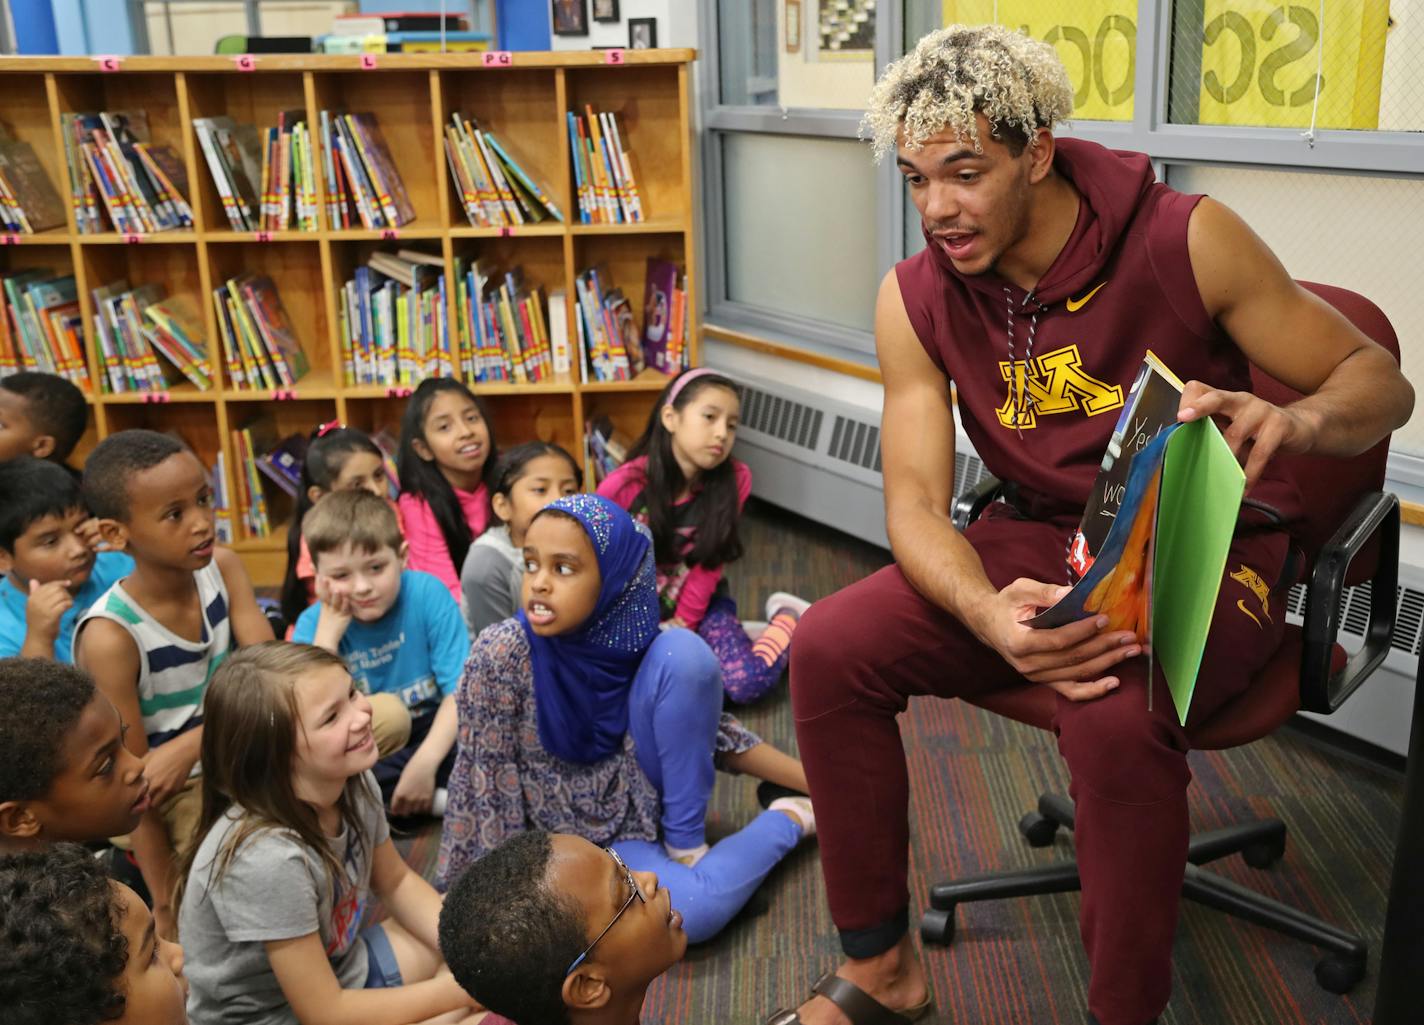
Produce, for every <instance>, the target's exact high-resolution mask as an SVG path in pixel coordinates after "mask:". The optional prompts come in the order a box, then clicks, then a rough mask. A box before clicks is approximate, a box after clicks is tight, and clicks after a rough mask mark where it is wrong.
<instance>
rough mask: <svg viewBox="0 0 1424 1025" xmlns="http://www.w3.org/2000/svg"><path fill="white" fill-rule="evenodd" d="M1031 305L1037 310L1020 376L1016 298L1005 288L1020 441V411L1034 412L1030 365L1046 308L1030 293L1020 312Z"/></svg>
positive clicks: (1029, 323) (1013, 390)
mask: <svg viewBox="0 0 1424 1025" xmlns="http://www.w3.org/2000/svg"><path fill="white" fill-rule="evenodd" d="M1029 303H1033V304H1034V306H1035V309H1034V311H1033V314H1032V316H1030V317H1029V322H1028V341H1027V343H1025V345H1024V361H1023V373H1022V374H1020V372H1019V365H1018V361H1017V360H1016V359H1015V358H1014V298H1013V293H1012V292H1011V291H1010V290H1009V288H1008V286H1005V287H1004V306H1005V310H1006V312H1007V314H1008V325H1007V331H1008V336H1009V376H1010V378H1011V380H1010V382H1009V389H1010V391H1011V392H1012V393H1013V399H1014V401H1013V416H1014V430H1015V431H1017V432H1018V435H1019V438H1020V439H1022V438H1023V427H1022V426H1020V424H1019V409H1020V408H1022V409H1024V411H1025V412H1032V410H1033V395H1031V394H1029V392H1028V386H1027V380H1028V365H1029V364H1030V363H1031V362H1033V339H1034V334H1035V333H1036V332H1037V331H1038V315H1039V313H1041V312H1042V311H1043V310H1044V308H1045V307H1044V306H1043V304H1042V303H1040V302H1039V301H1038V300H1037V299H1035V298H1034V297H1033V293H1032V292H1029V293H1027V294H1026V295H1025V296H1024V300H1023V302H1022V303H1020V304H1019V312H1020V313H1022V312H1023V311H1024V310H1025V309H1026V308H1027V307H1028V304H1029Z"/></svg>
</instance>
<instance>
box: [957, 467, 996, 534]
mask: <svg viewBox="0 0 1424 1025" xmlns="http://www.w3.org/2000/svg"><path fill="white" fill-rule="evenodd" d="M1003 490H1004V484H1003V481H1001V480H999V478H997V477H984V478H981V479H980V481H979V483H978V484H975V485H974V486H973V487H972V488H970V489H969V490H967V491H965V492H964V494H962V495H960V496H959V497H958V498H956V499H955V500H954V505H953V507H952V508H951V509H950V519H951V520H952V521H953V522H954V526H955V529H957V530H963V529H964V528H965V527H967V526H969V524H971V523H973V522H974V521H975V520H977V519H978V518H979V514H980V513H982V512H983V511H984V510H985V509H987V508H988V507H989V504H990V503H991V502H993V501H994V500H995V499H997V498H998V497H999V495H1000V494H1001V493H1002V492H1003Z"/></svg>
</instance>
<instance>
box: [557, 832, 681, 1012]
mask: <svg viewBox="0 0 1424 1025" xmlns="http://www.w3.org/2000/svg"><path fill="white" fill-rule="evenodd" d="M552 841H553V845H554V856H553V858H552V859H551V860H550V862H549V870H548V876H547V878H546V880H545V885H547V886H548V887H549V888H550V890H552V891H553V892H555V893H559V894H564V895H567V896H568V897H569V898H571V899H573V900H574V901H576V902H577V903H578V906H579V907H580V908H581V909H582V911H583V924H584V934H585V935H586V936H587V937H588V939H589V941H592V940H593V939H594V938H595V937H597V936H598V935H599V933H603V930H604V927H605V926H607V925H608V924H609V922H612V921H613V918H614V916H615V915H617V916H618V920H617V921H616V922H614V923H613V926H612V928H610V929H609V930H608V931H607V932H606V933H603V937H602V938H601V939H599V940H598V942H597V943H596V944H595V945H594V948H593V949H592V950H591V951H589V953H588V958H587V961H586V962H585V964H588V965H590V966H595V968H591V970H597V971H598V972H599V974H601V976H602V977H603V979H604V980H606V982H607V983H608V985H609V986H610V987H611V988H612V990H613V991H614V993H616V994H620V995H626V994H631V993H635V992H637V991H638V990H639V989H646V988H647V986H648V983H650V982H652V981H653V980H654V979H656V978H657V977H658V976H659V975H661V974H662V973H663V972H665V971H667V970H668V969H669V968H671V967H672V966H673V965H674V964H676V963H677V962H678V961H679V960H681V958H682V955H683V954H685V953H686V952H687V933H685V932H683V931H682V915H680V914H678V913H677V912H676V911H674V910H673V909H672V895H671V894H670V893H669V891H668V890H666V889H663V888H661V887H659V886H658V877H657V876H656V875H654V874H653V873H652V872H633V873H631V874H632V876H633V880H634V882H635V883H636V885H637V887H638V889H639V890H640V891H641V893H642V898H643V899H642V900H639V899H638V898H637V897H636V896H633V894H632V892H631V889H630V886H629V882H628V875H629V873H628V872H627V870H625V869H624V868H623V866H621V865H620V864H619V863H618V862H616V861H615V860H614V859H613V856H612V855H610V854H609V853H608V852H607V851H605V850H603V849H602V848H599V847H595V846H594V845H593V844H591V843H589V842H588V841H587V840H585V839H583V838H582V837H577V836H567V835H559V836H554V837H553V838H552ZM630 896H633V900H632V902H631V903H630V902H629V900H628V898H629V897H630ZM625 905H626V907H625ZM620 908H623V913H622V914H621V915H620V914H618V911H619V909H620Z"/></svg>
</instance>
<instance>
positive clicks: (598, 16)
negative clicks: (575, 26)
mask: <svg viewBox="0 0 1424 1025" xmlns="http://www.w3.org/2000/svg"><path fill="white" fill-rule="evenodd" d="M593 20H594V21H617V20H618V0H593Z"/></svg>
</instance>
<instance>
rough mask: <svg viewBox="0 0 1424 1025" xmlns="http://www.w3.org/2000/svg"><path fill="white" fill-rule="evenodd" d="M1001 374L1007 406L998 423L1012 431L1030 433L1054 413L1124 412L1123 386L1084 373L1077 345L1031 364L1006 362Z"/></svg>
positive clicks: (1002, 364)
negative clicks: (1041, 417) (1040, 418)
mask: <svg viewBox="0 0 1424 1025" xmlns="http://www.w3.org/2000/svg"><path fill="white" fill-rule="evenodd" d="M999 373H1000V375H1002V377H1003V379H1004V381H1005V382H1007V383H1008V394H1007V395H1006V396H1005V398H1004V404H1003V405H1001V406H1000V407H999V408H998V410H997V412H998V415H999V423H1000V424H1002V425H1003V426H1004V427H1007V428H1009V429H1010V430H1015V429H1017V430H1024V431H1027V430H1029V429H1031V428H1033V427H1037V426H1038V418H1039V417H1040V416H1049V415H1051V414H1054V413H1075V412H1077V411H1078V410H1082V411H1083V412H1085V413H1087V414H1088V416H1097V415H1098V414H1099V413H1108V412H1111V411H1112V410H1114V409H1121V408H1122V388H1121V386H1119V385H1115V384H1108V383H1106V382H1104V381H1099V380H1098V379H1097V378H1096V377H1094V376H1092V375H1091V374H1089V373H1088V372H1087V371H1086V370H1084V369H1083V360H1082V357H1081V356H1080V355H1079V353H1078V347H1077V346H1076V345H1070V346H1068V347H1067V348H1064V349H1055V350H1054V351H1053V352H1046V353H1044V354H1043V355H1041V356H1035V357H1034V358H1033V359H1031V360H1021V359H1019V360H1014V361H1012V362H1010V361H1008V360H1003V361H1001V362H1000V363H999ZM1015 407H1017V410H1018V415H1017V417H1016V416H1015V415H1014V411H1015Z"/></svg>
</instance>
